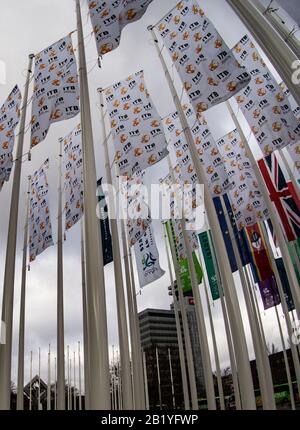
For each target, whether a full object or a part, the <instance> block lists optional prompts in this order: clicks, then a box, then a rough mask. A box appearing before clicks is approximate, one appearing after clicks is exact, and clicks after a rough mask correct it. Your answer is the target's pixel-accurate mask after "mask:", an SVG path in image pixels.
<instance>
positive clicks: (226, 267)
mask: <svg viewBox="0 0 300 430" xmlns="http://www.w3.org/2000/svg"><path fill="white" fill-rule="evenodd" d="M149 30H150V31H151V34H152V37H153V40H154V45H155V47H156V49H157V53H158V56H159V58H160V60H161V63H162V66H163V70H164V72H165V75H166V79H167V82H168V85H169V88H170V91H171V93H172V96H173V100H174V103H175V105H176V108H177V111H178V115H179V118H180V121H181V124H182V129H183V131H184V134H185V137H186V140H187V143H188V146H189V150H190V152H191V157H192V160H193V164H194V166H195V170H196V173H197V176H198V180H199V183H201V184H203V185H204V188H205V192H204V201H205V208H206V213H207V215H208V218H209V222H210V225H211V232H212V236H213V240H214V243H215V246H216V248H215V249H216V253H217V258H218V263H219V267H220V271H221V275H222V278H224V283H223V288H224V294H225V298H226V304H227V307H228V316H229V320H230V326H231V331H232V340H233V343H234V348H235V355H236V364H237V370H238V374H239V381H240V392H241V400H242V406H243V408H244V409H256V403H255V396H254V388H253V380H252V374H251V368H250V362H249V355H248V348H247V342H246V337H245V332H244V328H243V327H244V326H243V320H242V315H241V311H240V307H239V302H238V297H237V292H236V289H235V284H234V279H233V276H232V272H231V268H230V264H229V260H228V258H227V251H226V247H225V243H224V240H223V237H222V231H221V228H220V225H219V221H218V218H217V214H216V211H215V208H214V205H213V201H212V198H211V195H210V191H209V189H208V185H207V181H206V177H205V173H204V169H203V166H202V165H201V163H200V160H199V157H198V154H197V149H196V146H195V143H194V139H193V136H192V133H191V130H190V128H189V125H188V122H187V119H186V117H185V114H184V112H183V109H182V106H181V102H180V99H179V97H178V94H177V91H176V88H175V85H174V83H173V81H172V77H171V75H170V72H169V70H168V67H167V64H166V62H165V60H164V58H163V55H162V53H161V52H160V49H159V46H158V40H157V38H156V35H155V32H154V30H153V27H149Z"/></svg>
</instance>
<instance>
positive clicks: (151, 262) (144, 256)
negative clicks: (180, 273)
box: [134, 226, 165, 288]
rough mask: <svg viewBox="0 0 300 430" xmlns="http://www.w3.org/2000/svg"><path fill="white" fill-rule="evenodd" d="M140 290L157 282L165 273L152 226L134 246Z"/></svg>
mask: <svg viewBox="0 0 300 430" xmlns="http://www.w3.org/2000/svg"><path fill="white" fill-rule="evenodd" d="M134 252H135V259H136V264H137V272H138V277H139V284H140V288H144V287H145V286H146V285H149V284H151V283H152V282H155V281H157V280H158V279H159V278H161V277H162V276H164V274H165V271H164V270H163V269H162V268H161V267H160V264H159V253H158V249H157V246H156V243H155V237H154V235H153V231H152V228H151V226H149V227H148V229H147V231H146V233H145V234H144V235H143V236H142V237H141V238H140V239H139V240H138V241H137V242H136V243H135V245H134Z"/></svg>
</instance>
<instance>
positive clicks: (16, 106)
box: [0, 85, 22, 191]
mask: <svg viewBox="0 0 300 430" xmlns="http://www.w3.org/2000/svg"><path fill="white" fill-rule="evenodd" d="M21 100H22V96H21V92H20V90H19V87H18V86H17V85H16V86H15V87H14V88H13V90H12V91H11V93H10V94H9V96H8V97H7V99H6V101H5V102H4V104H3V105H2V107H1V109H0V191H1V190H2V187H3V184H4V182H8V181H9V178H10V174H11V170H12V166H13V155H12V154H13V149H14V143H15V128H16V127H17V125H18V124H19V119H20V105H21Z"/></svg>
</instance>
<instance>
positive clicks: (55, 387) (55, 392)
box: [54, 357, 57, 411]
mask: <svg viewBox="0 0 300 430" xmlns="http://www.w3.org/2000/svg"><path fill="white" fill-rule="evenodd" d="M54 410H55V411H56V410H57V371H56V357H55V358H54Z"/></svg>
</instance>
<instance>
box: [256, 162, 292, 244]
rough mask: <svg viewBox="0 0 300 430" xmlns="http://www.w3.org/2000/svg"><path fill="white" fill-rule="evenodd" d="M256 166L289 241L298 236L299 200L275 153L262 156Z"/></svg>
mask: <svg viewBox="0 0 300 430" xmlns="http://www.w3.org/2000/svg"><path fill="white" fill-rule="evenodd" d="M258 166H259V168H260V171H261V173H262V176H263V178H264V181H265V183H266V186H267V188H268V191H269V196H270V199H271V201H272V202H273V204H274V206H275V208H276V211H277V214H278V218H279V220H280V221H281V224H282V227H283V230H284V233H285V236H286V238H287V240H288V241H289V242H291V241H294V240H296V239H297V238H298V237H300V201H299V198H298V193H297V191H296V190H295V187H294V185H293V183H292V182H290V181H287V180H286V178H285V176H284V173H283V171H282V169H281V167H280V164H279V162H278V159H277V157H276V155H275V154H271V155H269V156H268V157H265V158H262V159H261V160H259V161H258Z"/></svg>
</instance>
